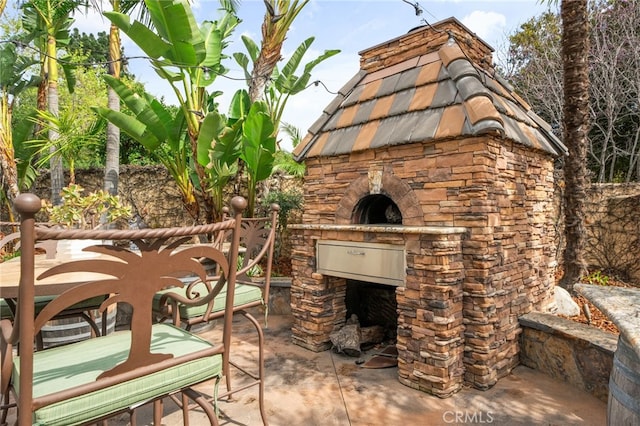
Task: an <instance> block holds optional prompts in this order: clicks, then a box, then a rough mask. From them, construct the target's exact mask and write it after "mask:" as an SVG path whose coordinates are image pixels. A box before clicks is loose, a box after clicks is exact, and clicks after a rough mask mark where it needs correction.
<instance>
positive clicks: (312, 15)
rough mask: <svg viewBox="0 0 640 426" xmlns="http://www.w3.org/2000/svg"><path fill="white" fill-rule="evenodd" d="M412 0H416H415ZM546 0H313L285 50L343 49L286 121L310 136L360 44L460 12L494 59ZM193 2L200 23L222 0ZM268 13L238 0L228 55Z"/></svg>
mask: <svg viewBox="0 0 640 426" xmlns="http://www.w3.org/2000/svg"><path fill="white" fill-rule="evenodd" d="M407 1H409V2H411V3H416V2H415V0H407ZM548 3H549V2H548V1H544V0H543V1H540V0H493V1H492V0H484V1H480V0H429V1H427V0H422V1H418V5H419V7H420V9H421V10H422V11H423V12H422V13H421V14H420V15H419V16H417V15H416V12H415V8H414V7H413V6H411V5H410V4H407V2H405V1H403V0H351V1H343V0H311V1H310V2H309V4H307V5H306V6H305V8H304V9H303V10H302V11H301V13H300V14H299V15H298V17H297V18H296V20H295V21H294V23H293V25H292V27H291V29H290V30H289V33H288V35H287V39H286V40H285V43H284V46H283V50H282V55H283V56H284V58H285V60H286V59H288V57H289V55H291V53H292V52H293V51H295V49H296V48H297V47H298V46H299V45H300V43H301V42H302V41H303V40H305V39H307V38H308V37H311V36H313V37H315V40H314V42H313V44H312V45H311V48H310V49H309V51H308V52H307V55H306V56H305V57H304V59H303V61H302V64H303V65H304V64H306V63H307V62H309V61H311V60H313V59H315V58H316V57H317V56H319V55H320V54H321V53H322V52H324V51H325V50H328V49H339V50H340V51H341V53H340V54H338V55H336V56H333V57H331V58H329V59H328V60H326V61H324V62H322V63H321V64H319V65H318V66H316V68H314V70H313V72H312V77H311V81H315V80H320V81H322V83H323V85H324V86H326V89H325V87H323V85H317V86H316V85H311V86H310V87H309V88H307V89H306V90H305V91H303V92H301V93H299V94H298V95H295V96H293V97H291V98H290V99H289V102H288V104H287V107H286V110H285V113H284V117H283V121H284V122H287V123H291V124H293V125H294V126H296V127H297V128H298V129H300V131H301V134H302V136H304V135H305V134H306V133H307V129H308V128H309V127H311V125H312V124H313V123H314V122H315V121H316V120H317V119H318V118H319V117H320V115H321V114H322V110H323V109H324V108H325V107H326V106H327V105H328V104H329V103H330V102H331V101H332V100H333V98H334V97H335V93H336V92H338V90H339V89H340V88H341V87H342V86H343V85H344V84H345V83H347V82H348V81H349V80H350V79H351V77H353V75H355V74H356V73H357V72H358V69H359V58H360V57H359V55H358V52H360V51H362V50H365V49H367V48H369V47H373V46H375V45H377V44H380V43H382V42H385V41H387V40H391V39H394V38H396V37H399V36H401V35H403V34H406V33H407V32H408V31H409V30H411V29H412V28H415V27H417V26H420V25H424V24H425V21H426V22H428V23H430V24H434V23H436V22H438V21H441V20H443V19H446V18H449V17H455V18H457V19H458V20H459V21H461V22H462V23H463V24H464V25H466V26H467V27H468V28H469V29H470V30H471V31H473V32H475V33H476V34H477V35H478V37H480V38H481V39H483V40H484V41H486V42H487V43H488V44H489V45H491V46H492V47H493V48H494V49H496V51H497V53H494V61H496V62H497V61H498V58H497V57H496V55H499V52H500V49H501V48H502V49H504V47H505V46H506V44H507V36H508V34H510V33H513V32H514V31H515V30H517V29H518V28H519V26H520V25H521V24H523V23H524V22H526V21H527V20H529V19H530V18H532V17H534V16H539V15H540V14H541V13H542V12H544V11H545V10H546V9H547V8H548V7H549V6H548ZM192 5H193V6H192V7H193V10H194V13H195V16H196V20H197V21H198V23H201V22H202V21H204V20H215V19H216V18H217V17H218V16H219V15H218V13H219V12H218V8H219V2H218V1H217V0H194V1H192ZM105 10H109V7H108V6H107V7H105ZM264 13H265V6H264V3H263V1H262V0H241V1H240V7H239V10H238V16H239V17H240V19H241V20H242V23H241V24H240V25H239V26H238V27H237V28H236V31H235V32H234V35H233V36H232V39H231V43H230V46H229V48H228V50H227V54H228V55H229V56H231V53H233V52H237V51H241V52H245V53H246V51H245V48H244V45H243V43H242V41H241V39H240V37H241V36H242V35H248V36H250V37H251V38H252V39H253V40H254V41H256V43H259V42H260V39H261V36H260V26H261V24H262V19H263V17H264ZM75 18H76V23H75V24H74V26H75V27H76V28H78V30H79V31H80V32H87V33H89V32H98V31H108V21H107V20H106V19H105V18H103V17H102V16H100V15H99V14H97V13H90V14H88V15H87V14H78V15H76V16H75ZM123 45H124V51H125V55H126V56H138V55H142V52H141V51H140V50H138V48H137V47H136V46H135V45H134V44H133V43H132V42H131V41H130V40H128V39H127V38H126V36H123ZM129 63H130V71H131V72H133V74H135V76H136V77H137V78H138V79H139V80H140V81H142V82H143V83H144V84H145V87H146V89H147V91H148V92H150V93H151V94H153V95H156V96H164V97H165V100H166V101H167V102H169V103H173V102H175V97H174V96H173V94H172V92H171V90H170V88H169V85H168V83H167V82H165V81H163V80H162V79H160V78H159V77H157V76H156V75H155V72H154V71H153V70H152V69H151V67H150V66H149V64H148V62H147V61H146V60H145V59H132V60H130V62H129ZM225 65H226V66H227V68H229V69H230V70H229V73H228V74H227V75H228V76H229V77H230V78H221V77H219V78H217V79H216V81H215V82H214V84H213V85H212V86H210V87H209V90H220V91H222V92H223V93H224V95H223V96H222V97H221V98H218V99H219V103H220V105H221V107H222V112H224V113H226V110H227V106H228V103H229V101H230V99H231V97H232V95H233V93H234V92H235V91H236V90H237V89H238V88H241V87H243V86H244V83H243V82H241V81H238V80H232V79H242V78H243V75H244V73H243V72H242V70H241V68H240V67H239V66H238V65H237V64H236V63H235V61H234V60H233V59H229V60H228V61H227V62H226V63H225ZM300 68H301V69H302V67H300ZM330 92H333V93H330ZM281 136H282V134H281ZM282 139H283V143H282V147H283V148H284V149H286V150H291V149H292V146H291V143H290V142H289V141H288V139H287V138H286V137H284V136H283V137H282Z"/></svg>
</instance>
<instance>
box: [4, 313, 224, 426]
mask: <svg viewBox="0 0 640 426" xmlns="http://www.w3.org/2000/svg"><path fill="white" fill-rule="evenodd" d="M130 341H131V333H130V332H129V331H121V332H115V333H112V334H109V335H107V336H104V337H97V338H95V339H89V340H84V341H82V342H78V343H73V344H70V345H66V346H60V347H57V348H53V349H48V350H44V351H38V352H35V353H34V378H33V383H34V385H33V395H34V397H38V396H43V395H48V394H50V393H54V392H59V391H61V390H64V389H69V388H73V387H75V386H79V385H82V384H85V383H93V382H94V381H95V380H96V379H97V377H98V376H99V375H100V374H101V373H102V372H104V371H106V370H109V369H111V368H113V367H114V366H115V365H117V364H119V363H121V362H123V361H124V360H125V359H126V358H127V356H128V354H129V346H130ZM212 346H213V345H212V344H211V343H210V342H208V341H206V340H204V339H202V338H200V337H198V336H196V335H194V334H191V333H189V332H187V331H185V330H182V329H180V328H177V327H174V326H173V325H170V324H155V325H154V326H153V331H152V337H151V352H152V353H171V354H173V355H174V356H176V357H177V356H182V355H186V354H189V353H193V352H196V351H200V350H204V349H208V348H210V347H212ZM221 372H222V356H221V355H213V356H208V357H204V358H201V359H196V360H193V361H190V362H185V363H183V364H179V365H177V366H174V367H171V368H168V369H165V370H162V371H158V372H156V373H153V374H149V375H147V376H144V377H141V378H138V379H135V380H131V381H129V382H126V383H121V384H117V385H114V386H111V387H108V388H106V389H101V390H98V391H94V392H91V393H88V394H85V395H81V396H78V397H75V398H72V399H69V400H66V401H62V402H58V403H55V404H52V405H49V406H46V407H43V408H40V409H39V410H37V411H36V412H35V413H34V416H33V419H32V422H33V424H34V425H38V426H45V425H47V426H50V425H60V426H63V425H64V426H67V425H75V424H81V423H84V422H87V421H90V420H91V419H95V418H99V417H102V416H104V415H108V414H111V413H115V412H118V411H121V410H123V409H126V408H128V407H131V406H134V405H137V404H140V403H144V402H146V401H149V400H151V399H153V398H156V397H158V396H162V395H165V394H167V393H170V392H172V391H177V390H179V389H181V388H183V387H185V386H189V385H193V384H196V383H200V382H203V381H206V380H208V379H211V378H214V377H220V376H221V374H222V373H221ZM11 380H12V384H13V386H14V388H15V390H16V394H17V395H19V394H20V388H19V381H20V364H19V357H16V358H15V360H14V364H13V375H12V377H11Z"/></svg>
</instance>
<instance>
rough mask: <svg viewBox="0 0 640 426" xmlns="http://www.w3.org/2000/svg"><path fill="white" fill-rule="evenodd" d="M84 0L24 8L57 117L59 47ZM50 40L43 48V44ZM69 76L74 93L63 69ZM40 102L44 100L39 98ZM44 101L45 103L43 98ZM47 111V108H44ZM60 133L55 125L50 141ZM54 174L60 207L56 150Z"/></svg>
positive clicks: (39, 2) (44, 0)
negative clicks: (39, 53) (72, 15)
mask: <svg viewBox="0 0 640 426" xmlns="http://www.w3.org/2000/svg"><path fill="white" fill-rule="evenodd" d="M79 2H80V0H30V1H29V2H27V3H25V4H24V5H23V25H24V27H25V29H27V30H28V31H30V34H29V37H30V38H31V39H32V40H36V43H37V44H39V46H38V47H39V48H44V49H43V51H42V54H41V58H42V59H41V64H42V66H41V70H42V71H43V73H44V76H45V77H46V79H44V81H46V88H47V96H46V104H47V110H48V112H49V113H50V114H51V115H52V116H57V115H58V111H59V106H58V65H59V61H58V45H59V44H63V43H64V41H63V40H67V39H68V30H69V27H70V25H71V23H73V18H71V13H72V12H73V11H74V10H75V9H76V8H77V7H78V5H79ZM43 41H46V44H45V45H44V46H43V45H42V42H43ZM63 70H64V71H65V75H66V76H67V84H68V85H69V91H70V92H73V84H74V83H73V78H72V74H71V71H72V70H71V68H70V67H68V66H63ZM39 99H40V97H39ZM40 102H42V100H41V99H40ZM39 107H41V105H39ZM40 109H44V108H40ZM57 138H58V132H57V130H56V127H55V126H51V127H50V128H49V139H50V140H52V141H55V140H56V139H57ZM50 171H51V201H52V203H53V204H54V205H55V204H59V203H60V201H61V198H60V191H62V188H63V186H64V169H63V165H62V158H61V157H60V156H58V155H55V150H54V151H52V156H51V160H50Z"/></svg>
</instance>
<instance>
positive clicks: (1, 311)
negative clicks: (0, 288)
mask: <svg viewBox="0 0 640 426" xmlns="http://www.w3.org/2000/svg"><path fill="white" fill-rule="evenodd" d="M3 319H10V320H13V312H11V308H9V304H8V303H7V302H6V300H4V299H2V298H0V320H3Z"/></svg>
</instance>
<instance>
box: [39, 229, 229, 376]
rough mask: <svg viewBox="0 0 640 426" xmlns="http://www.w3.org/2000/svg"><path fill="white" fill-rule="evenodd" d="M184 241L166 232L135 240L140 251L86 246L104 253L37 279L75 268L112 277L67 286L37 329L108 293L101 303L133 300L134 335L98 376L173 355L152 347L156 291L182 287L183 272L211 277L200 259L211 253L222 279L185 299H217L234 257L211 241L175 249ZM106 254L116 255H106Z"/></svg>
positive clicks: (197, 301) (201, 301)
mask: <svg viewBox="0 0 640 426" xmlns="http://www.w3.org/2000/svg"><path fill="white" fill-rule="evenodd" d="M183 241H184V239H181V240H179V241H176V242H174V243H172V244H169V245H166V246H165V244H166V242H167V239H164V238H163V239H157V240H155V241H153V242H152V243H146V242H144V241H142V240H134V243H135V245H136V246H137V247H138V248H140V253H139V254H138V253H135V252H132V251H130V250H128V249H125V248H121V247H116V246H107V245H97V246H91V247H87V248H85V251H89V252H95V253H98V254H100V255H103V256H102V257H100V258H96V259H84V260H78V261H72V262H68V263H64V264H62V265H58V266H54V267H52V268H51V269H49V270H47V271H46V272H44V273H42V274H41V275H40V276H39V277H38V279H39V280H40V279H44V278H47V277H51V276H54V275H60V274H66V273H73V272H89V273H98V274H105V275H109V276H111V277H113V278H111V279H104V280H92V281H90V282H86V283H83V284H79V285H78V286H75V287H73V288H71V289H69V290H67V291H65V292H64V293H62V294H61V295H60V296H59V297H57V298H56V299H54V300H53V301H52V302H51V303H49V304H48V305H47V306H46V307H45V308H44V309H43V310H42V312H41V313H40V314H39V315H38V317H37V318H36V321H35V329H36V330H39V329H40V327H42V326H43V325H44V324H45V323H46V321H48V320H49V319H50V318H51V317H52V316H53V315H55V314H56V313H57V312H59V311H61V310H62V309H64V308H66V307H68V306H71V305H73V304H75V303H78V302H81V301H83V300H86V299H88V298H91V297H96V296H100V295H108V297H107V299H106V300H105V301H104V302H103V304H102V305H101V306H100V310H101V311H104V310H105V309H106V308H107V307H108V306H109V305H111V304H113V303H116V302H126V303H128V304H130V305H131V306H132V308H133V314H132V318H131V340H132V341H131V350H130V352H129V356H128V358H127V360H126V361H125V362H123V363H121V364H119V365H117V366H116V367H114V368H113V369H111V370H108V371H105V372H103V373H102V374H101V375H100V376H99V377H100V378H102V377H109V376H114V375H116V374H120V373H124V372H127V371H131V370H134V369H136V368H139V367H142V366H146V365H149V364H153V363H156V362H161V361H163V360H165V359H169V358H171V357H172V355H171V354H162V353H151V331H152V324H151V322H152V317H153V316H152V303H153V296H154V295H155V294H156V293H157V292H158V291H159V290H162V289H164V288H167V287H183V286H184V283H183V282H182V281H181V280H180V279H179V277H181V276H182V277H184V276H189V275H195V276H197V277H199V278H200V280H202V281H203V282H206V281H207V275H206V270H205V268H204V266H203V265H202V264H201V263H200V260H199V259H201V258H207V259H211V260H212V261H214V262H216V263H217V265H218V266H219V268H220V269H219V271H220V275H219V276H217V277H216V280H218V282H217V285H215V286H214V287H213V289H212V290H211V291H210V292H209V293H208V294H205V295H203V296H201V297H200V296H199V295H195V297H194V298H193V299H186V300H185V299H182V298H181V302H183V303H191V304H197V305H199V304H205V303H208V302H210V301H212V300H214V298H215V296H216V295H217V294H218V293H219V291H220V290H221V288H222V287H223V286H224V285H225V282H226V280H225V279H224V277H227V276H228V273H229V263H228V260H227V258H226V256H225V255H224V253H223V252H222V251H220V250H218V249H216V248H213V247H211V246H207V245H202V246H194V247H188V248H185V249H180V250H175V249H176V248H177V247H178V246H179V245H180V244H181V243H182V242H183ZM105 256H106V257H110V258H111V259H109V258H104V257H105Z"/></svg>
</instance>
